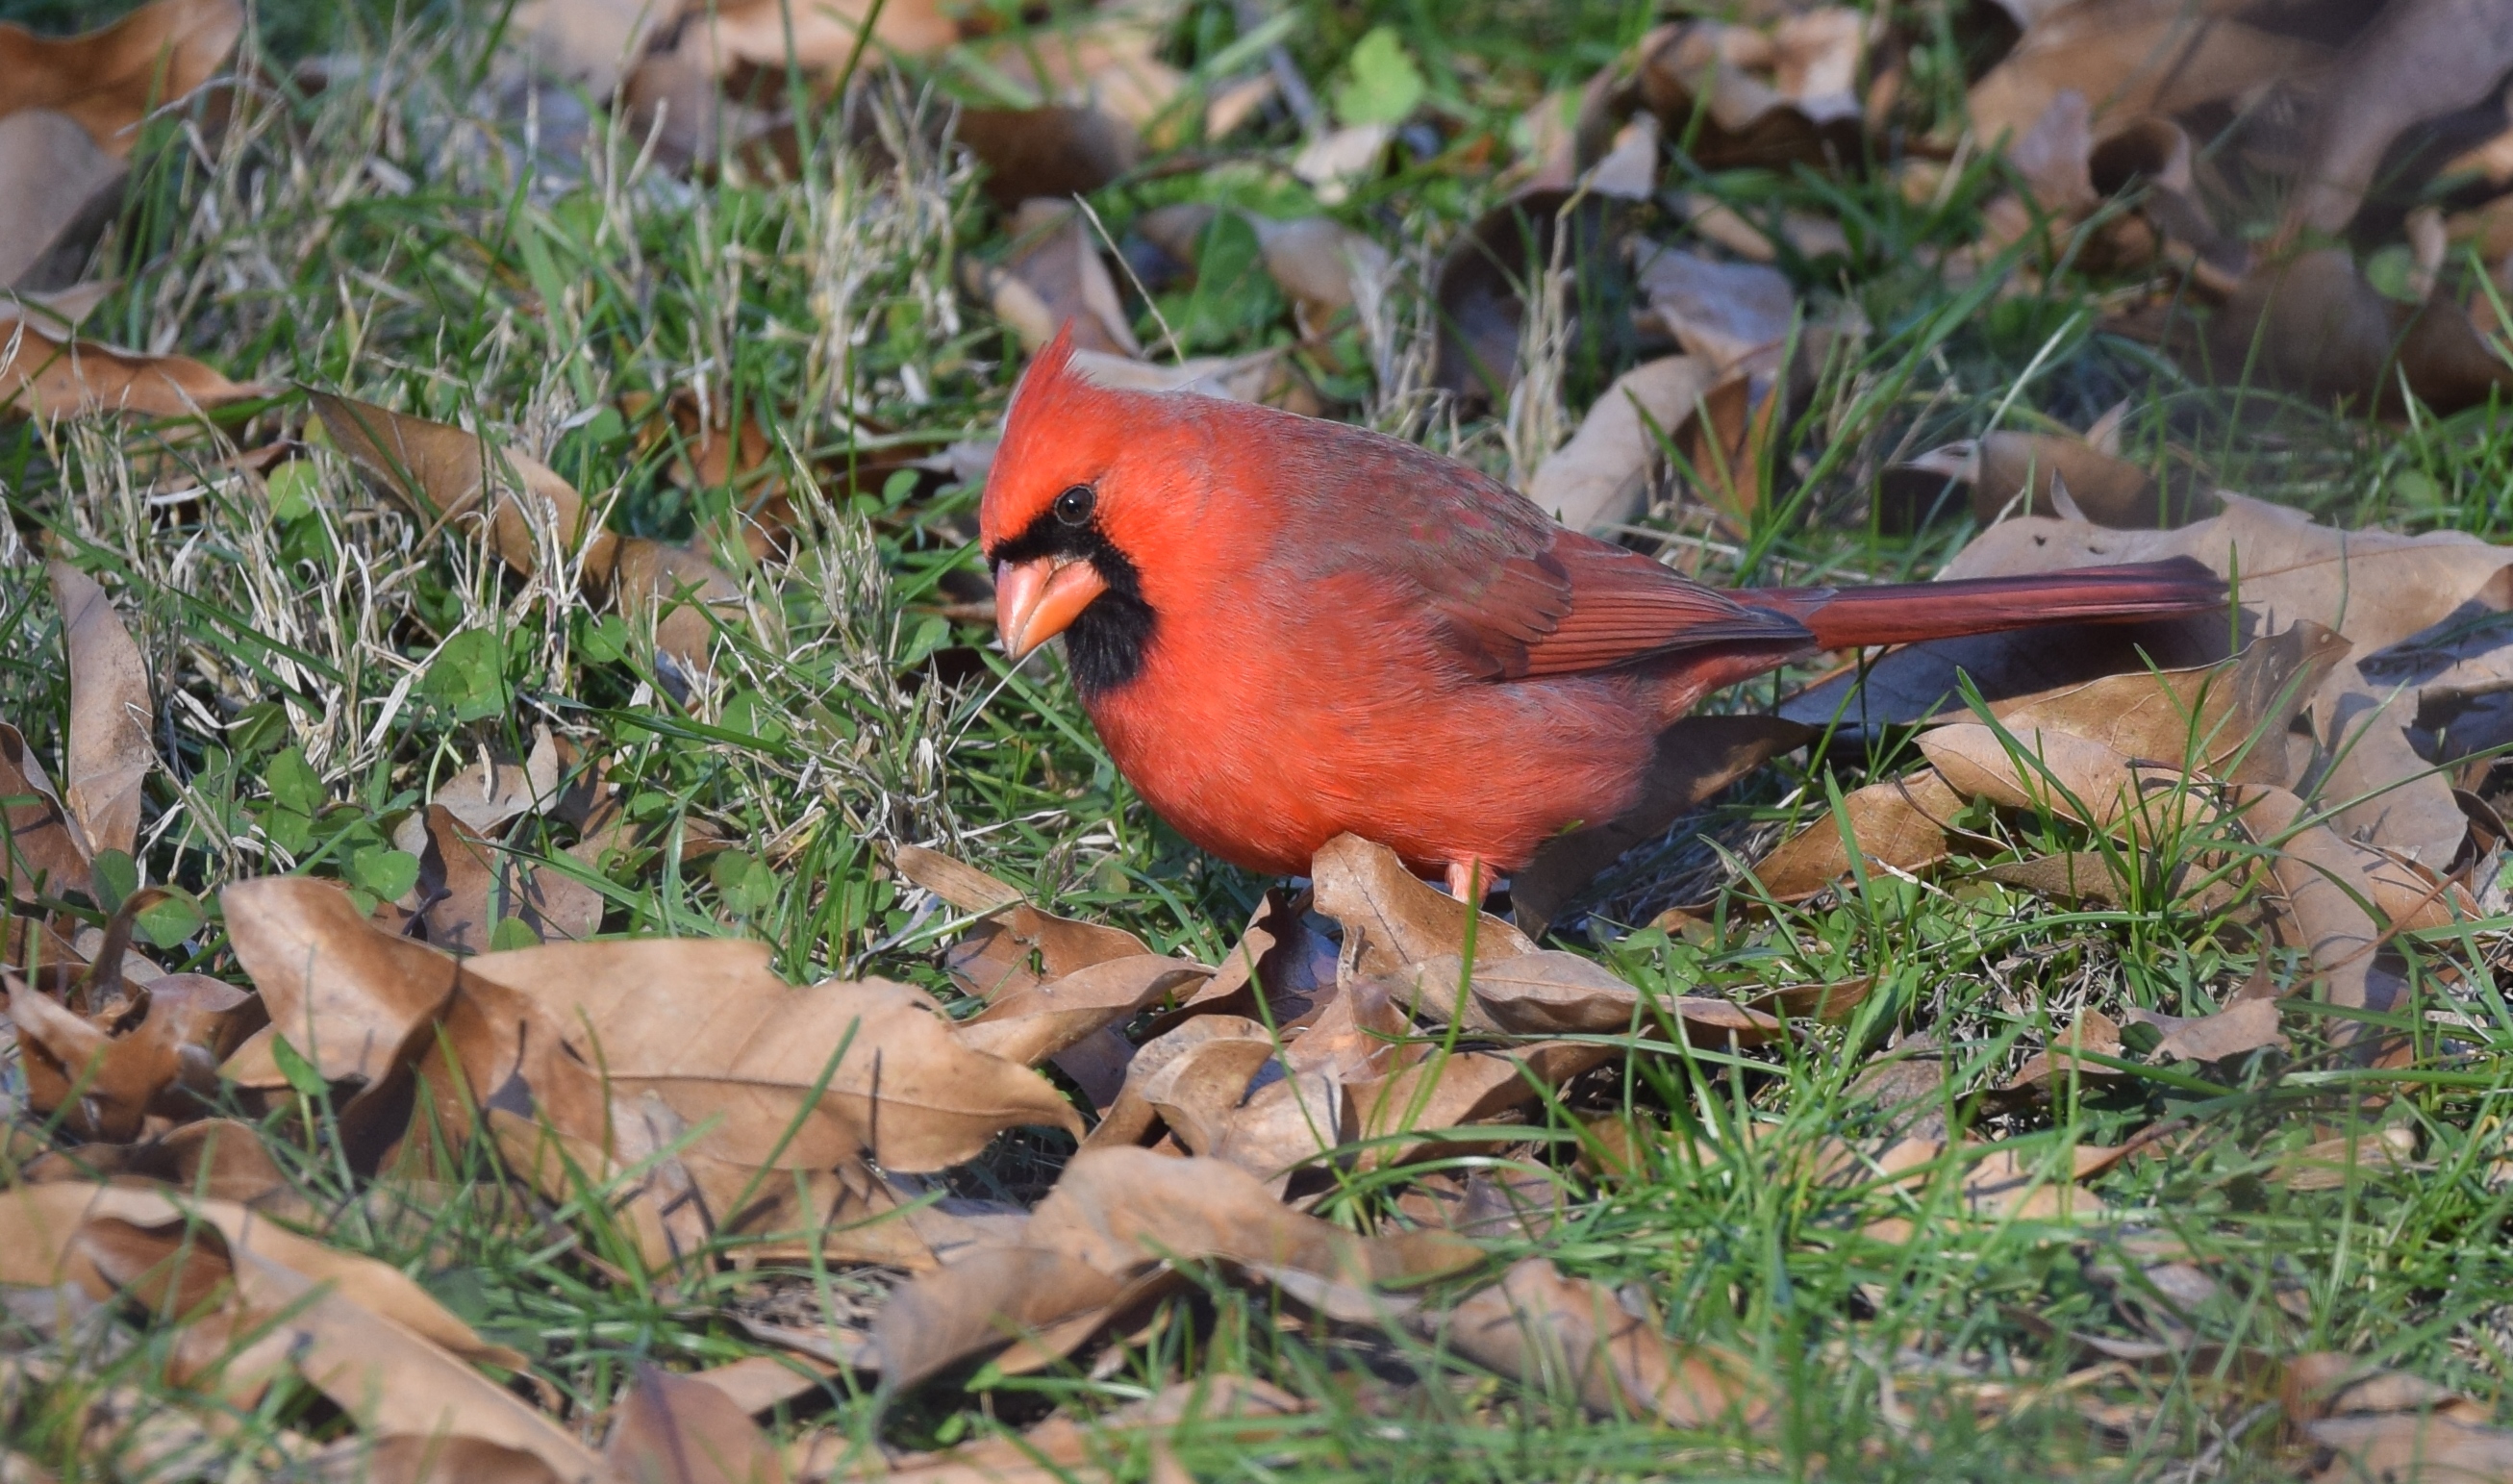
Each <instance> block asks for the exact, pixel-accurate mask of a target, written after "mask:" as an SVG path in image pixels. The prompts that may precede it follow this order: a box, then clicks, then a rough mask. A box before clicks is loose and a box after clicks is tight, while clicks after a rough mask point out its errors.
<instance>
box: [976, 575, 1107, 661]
mask: <svg viewBox="0 0 2513 1484" xmlns="http://www.w3.org/2000/svg"><path fill="white" fill-rule="evenodd" d="M1107 590H1108V580H1107V579H1105V578H1103V577H1101V576H1100V575H1099V569H1098V568H1097V567H1094V566H1092V565H1091V563H1090V561H1089V559H1087V558H1084V557H1075V556H1041V557H1033V558H1031V559H1030V560H1028V561H1026V562H1004V563H1000V564H999V565H997V566H996V568H995V632H996V633H998V634H1001V635H1002V636H1003V640H1004V653H1005V654H1007V655H1010V656H1012V657H1013V658H1014V659H1015V660H1018V659H1020V658H1021V657H1023V656H1024V655H1027V654H1028V653H1029V652H1030V651H1031V650H1034V649H1036V648H1038V647H1039V646H1040V645H1042V644H1045V643H1046V642H1047V641H1048V640H1050V639H1053V638H1055V637H1056V636H1057V634H1060V633H1062V632H1064V631H1065V629H1066V628H1068V627H1070V626H1072V623H1073V621H1074V620H1075V619H1078V618H1080V617H1081V616H1082V610H1084V609H1086V608H1088V607H1090V606H1091V600H1092V599H1094V598H1096V597H1097V596H1099V594H1101V593H1103V592H1106V591H1107Z"/></svg>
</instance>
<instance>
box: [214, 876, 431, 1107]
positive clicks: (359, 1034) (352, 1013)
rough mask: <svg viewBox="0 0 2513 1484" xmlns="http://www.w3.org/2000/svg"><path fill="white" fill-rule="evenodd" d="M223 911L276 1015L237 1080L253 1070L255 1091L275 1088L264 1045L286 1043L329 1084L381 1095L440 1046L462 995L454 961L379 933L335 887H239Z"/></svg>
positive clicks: (236, 1067) (270, 881) (292, 879)
mask: <svg viewBox="0 0 2513 1484" xmlns="http://www.w3.org/2000/svg"><path fill="white" fill-rule="evenodd" d="M219 906H220V907H221V909H222V911H223V913H224V915H225V919H226V925H227V937H228V941H229V943H231V944H232V945H233V947H234V950H235V955H236V961H237V962H238V963H240V964H242V965H243V966H244V971H245V973H247V974H249V975H251V976H252V977H253V982H254V985H255V987H256V988H258V989H259V990H260V991H261V1000H262V1004H263V1006H264V1007H265V1008H266V1009H267V1010H268V1012H269V1015H270V1024H269V1026H268V1027H267V1028H266V1029H265V1030H263V1031H260V1032H259V1033H257V1034H256V1035H255V1036H254V1038H253V1039H252V1040H251V1041H248V1042H246V1043H245V1045H244V1046H243V1047H242V1048H241V1049H239V1050H238V1052H237V1053H236V1055H235V1056H234V1057H233V1058H230V1059H229V1070H228V1075H229V1076H234V1075H236V1073H237V1072H238V1071H240V1070H245V1069H247V1068H251V1069H253V1070H254V1072H255V1073H256V1077H255V1080H253V1081H251V1082H248V1084H247V1085H249V1086H269V1085H274V1084H273V1083H272V1082H270V1081H269V1080H267V1077H266V1075H265V1074H264V1069H263V1063H265V1062H266V1061H267V1058H268V1051H267V1048H266V1046H265V1047H261V1048H260V1049H259V1051H258V1050H257V1046H258V1043H263V1042H266V1040H267V1039H268V1038H269V1037H272V1036H284V1037H286V1038H287V1040H288V1043H289V1045H290V1046H291V1047H293V1048H295V1050H296V1052H297V1054H298V1055H299V1056H300V1057H303V1058H304V1059H305V1061H306V1062H307V1063H310V1064H311V1065H312V1066H313V1067H314V1069H315V1070H316V1071H318V1072H320V1073H321V1074H322V1076H323V1079H324V1080H325V1081H327V1082H343V1083H360V1084H364V1085H366V1086H368V1087H374V1086H376V1085H377V1084H379V1083H381V1082H382V1081H383V1080H384V1078H385V1077H386V1076H387V1075H388V1074H389V1073H390V1072H392V1071H393V1070H394V1069H395V1068H397V1067H401V1066H405V1065H408V1064H409V1063H410V1062H411V1061H412V1060H413V1059H415V1058H416V1057H417V1056H418V1055H419V1053H420V1052H421V1051H422V1050H424V1049H425V1048H426V1047H427V1046H428V1045H429V1044H431V1042H432V1039H433V1028H434V1025H435V1023H436V1020H437V1018H438V1017H439V1016H440V1015H442V1014H443V1013H444V1011H445V1007H446V1004H447V1002H448V1001H449V1000H451V999H452V998H453V995H454V983H455V977H456V968H455V963H454V960H453V959H451V958H448V957H446V956H445V955H444V954H442V953H440V952H437V951H436V950H435V949H433V948H430V947H427V946H426V945H424V944H421V943H413V942H411V941H410V940H409V939H407V938H403V937H400V936H398V935H396V934H392V933H386V932H383V931H382V930H380V929H379V928H377V927H376V926H375V925H374V924H372V923H370V922H369V921H368V920H367V918H366V917H365V915H364V914H362V913H360V912H359V911H358V909H357V906H356V905H355V904H354V903H352V902H350V901H349V894H348V893H347V892H345V891H343V890H341V889H340V888H339V887H338V886H336V885H334V884H332V883H331V882H328V881H316V880H313V879H310V878H308V877H303V876H265V877H261V878H259V879H257V880H251V881H239V882H236V883H235V884H233V885H231V886H229V887H227V888H226V889H225V890H224V891H222V892H220V893H219ZM239 1063H241V1064H239ZM279 1081H280V1082H282V1083H284V1081H285V1079H284V1078H282V1079H279Z"/></svg>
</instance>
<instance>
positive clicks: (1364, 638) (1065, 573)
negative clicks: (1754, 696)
mask: <svg viewBox="0 0 2513 1484" xmlns="http://www.w3.org/2000/svg"><path fill="white" fill-rule="evenodd" d="M978 540H979V541H980V543H981V545H982V547H983V549H984V552H985V555H986V558H987V559H988V560H989V561H991V562H992V563H993V564H994V570H995V605H996V606H995V622H996V625H997V627H998V629H999V631H1000V632H1001V633H1002V635H1003V641H1004V648H1005V650H1006V651H1007V652H1008V653H1009V654H1011V655H1012V656H1013V658H1014V659H1016V660H1018V659H1019V658H1020V657H1022V656H1025V655H1027V654H1029V653H1030V652H1031V651H1032V650H1035V649H1037V648H1038V647H1039V646H1040V645H1042V644H1045V643H1046V642H1047V641H1048V640H1050V639H1052V638H1054V637H1056V636H1057V634H1062V635H1064V639H1065V659H1066V662H1067V665H1068V667H1069V668H1070V670H1071V672H1072V676H1073V683H1074V686H1075V688H1076V689H1077V690H1078V691H1079V692H1080V693H1081V697H1082V702H1083V704H1084V706H1085V707H1087V708H1088V709H1089V711H1090V712H1091V719H1092V721H1093V723H1094V724H1095V725H1097V728H1098V730H1099V736H1100V738H1101V740H1102V741H1104V742H1106V743H1107V745H1108V752H1109V755H1110V756H1111V757H1112V758H1114V759H1115V761H1116V764H1117V766H1118V768H1119V769H1120V770H1121V771H1123V772H1124V774H1125V775H1126V777H1127V779H1128V780H1129V781H1131V782H1133V783H1134V785H1135V787H1136V788H1137V790H1139V791H1140V792H1141V794H1142V796H1143V798H1144V799H1145V800H1146V801H1147V802H1148V803H1150V805H1151V806H1152V808H1153V809H1155V810H1156V811H1158V812H1159V813H1160V815H1161V816H1162V818H1164V819H1166V820H1168V821H1169V822H1171V823H1173V824H1175V825H1177V828H1178V830H1179V832H1180V833H1182V834H1184V835H1185V836H1186V837H1187V838H1188V839H1190V840H1192V841H1194V842H1195V843H1196V844H1198V845H1200V846H1202V847H1203V848H1204V849H1206V850H1208V851H1211V852H1212V853H1213V854H1215V855H1217V856H1219V857H1221V858H1222V859H1223V860H1225V861H1231V862H1237V863H1239V864H1241V865H1245V866H1250V867H1253V868H1255V869H1257V870H1261V871H1266V872H1270V873H1273V874H1276V875H1294V874H1298V873H1300V872H1302V871H1304V870H1306V869H1307V867H1308V862H1309V858H1310V857H1311V856H1312V855H1313V854H1314V853H1315V852H1316V851H1317V849H1318V847H1319V846H1321V845H1324V844H1325V843H1326V842H1327V841H1328V840H1330V839H1333V838H1334V837H1335V836H1336V835H1337V834H1339V833H1341V832H1344V831H1346V830H1349V831H1351V832H1353V833H1355V834H1358V835H1361V836H1362V837H1364V838H1366V839H1370V840H1376V841H1377V842H1379V843H1381V844H1384V845H1386V846H1389V847H1390V848H1392V849H1394V850H1395V851H1396V853H1397V854H1398V855H1400V856H1402V857H1403V858H1404V859H1405V861H1406V862H1407V863H1409V864H1411V865H1412V866H1414V867H1415V868H1416V870H1420V871H1424V872H1426V873H1431V872H1439V871H1446V872H1447V874H1448V876H1449V879H1450V882H1451V885H1452V886H1453V887H1455V888H1458V889H1460V895H1462V888H1463V887H1464V885H1465V883H1466V882H1467V881H1468V880H1481V881H1484V882H1490V881H1492V880H1493V878H1494V876H1495V875H1496V874H1500V873H1506V872H1508V871H1511V870H1515V869H1518V868H1520V867H1522V866H1524V865H1525V864H1526V863H1527V862H1528V861H1529V860H1530V859H1531V858H1532V857H1533V856H1534V855H1535V854H1536V848H1537V847H1538V846H1539V845H1541V844H1542V843H1543V842H1544V841H1545V840H1546V838H1548V837H1549V836H1551V835H1553V834H1555V833H1556V832H1558V831H1560V830H1563V829H1564V828H1566V827H1570V826H1574V825H1576V824H1578V823H1580V822H1605V821H1608V820H1612V819H1615V818H1616V817H1617V816H1618V815H1620V814H1621V813H1622V811H1623V810H1625V809H1626V808H1628V807H1630V806H1632V805H1633V804H1634V803H1635V802H1636V801H1637V799H1638V797H1639V795H1640V791H1641V786H1642V783H1643V781H1644V779H1645V777H1646V776H1647V774H1648V771H1649V769H1650V767H1651V765H1652V760H1653V755H1654V752H1655V747H1656V743H1657V739H1658V735H1659V733H1660V732H1662V731H1664V730H1665V729H1666V728H1667V727H1668V726H1669V725H1670V724H1671V723H1673V722H1675V721H1676V720H1677V719H1679V718H1680V717H1682V716H1683V715H1684V714H1685V713H1686V712H1687V711H1688V710H1690V709H1691V708H1692V707H1693V705H1694V704H1695V702H1698V701H1700V700H1701V698H1702V697H1703V696H1705V695H1708V694H1709V693H1711V692H1713V691H1716V690H1718V689H1719V688H1721V687H1723V686H1728V685H1733V684H1735V683H1736V682H1738V681H1741V680H1744V679H1747V678H1749V677H1751V676H1754V675H1757V674H1761V673H1763V672H1764V671H1767V670H1771V669H1774V668H1776V667H1778V666H1779V665H1782V664H1785V663H1787V662H1791V661H1793V660H1799V659H1803V658H1805V657H1807V656H1809V655H1812V654H1815V653H1816V652H1819V651H1824V650H1838V649H1849V648H1853V647H1856V646H1863V645H1873V644H1900V643H1904V642H1907V641H1911V640H1918V639H1934V638H1945V637H1950V636H1954V635H1958V634H1975V633H1986V632H1990V631H1992V630H1997V629H2007V628H2021V627H2026V626H2028V625H2032V624H2036V623H2049V622H2059V621H2063V620H2073V621H2086V620H2128V619H2140V618H2150V617H2156V616H2160V615H2168V614H2186V613H2194V612H2201V611H2205V610H2207V609H2211V608H2214V607H2217V606H2219V605H2221V604H2222V603H2223V602H2224V586H2223V584H2222V583H2221V582H2217V581H2216V580H2215V579H2214V577H2213V576H2206V575H2203V574H2202V572H2201V570H2200V569H2197V568H2196V567H2195V564H2186V563H2183V564H2173V565H2148V566H2136V567H2112V568H2096V569H2092V570H2087V571H2080V572H2073V573H2060V574H2054V575H2050V576H2040V577H2030V578H2014V579H2006V578H1994V579H1986V580H1981V581H1975V582H1919V583H1911V584H1907V585H1901V586H1885V587H1854V588H1847V589H1834V588H1828V587H1815V588H1787V589H1763V590H1756V589H1740V590H1735V591H1719V590H1715V589H1713V588H1709V587H1705V586H1703V585H1701V584H1700V583H1698V582H1693V581H1691V580H1690V579H1687V578H1685V577H1683V576H1680V575H1679V574H1677V573H1675V572H1672V571H1670V570H1668V569H1667V568H1666V567H1664V566H1661V565H1660V564H1658V563H1657V562H1655V561H1652V560H1650V559H1649V558H1648V557H1645V556H1642V555H1640V554H1639V553H1637V552H1633V551H1629V550H1626V549H1624V548H1623V547H1621V546H1617V545H1614V544H1612V543H1610V542H1607V541H1597V540H1594V539H1592V538H1590V537H1587V536H1584V535H1581V534H1580V533H1578V532H1576V531H1572V530H1569V529H1567V528H1565V527H1563V526H1560V525H1557V524H1555V523H1554V522H1553V521H1552V520H1550V519H1548V518H1547V517H1546V516H1545V515H1544V513H1543V512H1542V511H1541V510H1539V509H1537V508H1536V505H1535V504H1534V503H1532V502H1530V501H1528V500H1527V499H1526V498H1525V497H1523V496H1520V495H1518V494H1516V493H1515V492H1513V491H1511V490H1509V489H1507V488H1506V487H1504V486H1502V485H1501V484H1499V483H1497V482H1496V481H1494V480H1492V479H1490V478H1487V477H1486V476H1484V475H1482V474H1479V473H1477V472H1476V471H1474V470H1473V469H1471V468H1468V467H1466V466H1465V465H1464V464H1461V463H1457V462H1456V461H1452V460H1448V459H1443V458H1441V457H1439V456H1438V455H1436V454H1432V453H1429V452H1427V451H1426V450H1423V449H1419V448H1416V447H1415V446H1414V445H1412V444H1410V443H1404V442H1401V441H1399V440H1397V439H1394V438H1389V437H1384V436H1382V435H1380V434H1377V433H1373V432H1368V431H1365V430H1363V429H1361V428H1356V427H1348V426H1345V425H1343V424H1341V423H1336V422H1328V421H1319V420H1317V419H1312V418H1303V417H1299V416H1297V415H1296V414H1292V413H1286V412H1278V411H1275V410H1273V409H1271V408H1265V407H1255V406H1250V405H1248V404H1245V403H1239V402H1225V401H1218V400H1216V399H1214V398H1210V397H1200V396H1194V395H1189V394H1184V393H1166V394H1155V393H1144V392H1129V391H1114V390H1109V389H1107V388H1103V387H1099V386H1095V385H1093V384H1091V383H1090V382H1088V381H1084V380H1083V379H1082V377H1081V376H1080V374H1078V373H1077V372H1075V371H1074V370H1073V369H1072V367H1071V366H1070V364H1069V355H1068V345H1067V342H1066V339H1065V337H1063V336H1059V337H1057V340H1056V341H1055V342H1054V343H1053V344H1051V345H1049V346H1048V348H1047V349H1046V350H1045V351H1044V352H1043V353H1041V354H1040V356H1039V357H1038V359H1037V361H1036V362H1035V363H1034V364H1033V365H1032V366H1031V367H1030V369H1029V372H1028V374H1027V375H1026V376H1025V377H1023V378H1022V380H1021V384H1020V387H1019V390H1018V391H1017V393H1016V394H1015V397H1014V400H1013V408H1012V414H1011V417H1010V420H1009V421H1008V423H1007V425H1006V427H1005V429H1004V439H1003V445H1002V447H1001V449H1000V450H999V451H998V452H997V454H996V456H995V462H994V470H993V472H992V474H990V475H989V476H988V478H987V481H986V493H985V500H984V504H983V507H982V509H981V512H980V515H979V519H978Z"/></svg>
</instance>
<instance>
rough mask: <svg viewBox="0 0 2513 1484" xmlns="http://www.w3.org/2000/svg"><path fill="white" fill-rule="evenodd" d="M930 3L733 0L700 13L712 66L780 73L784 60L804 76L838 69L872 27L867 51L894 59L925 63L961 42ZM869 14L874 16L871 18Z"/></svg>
mask: <svg viewBox="0 0 2513 1484" xmlns="http://www.w3.org/2000/svg"><path fill="white" fill-rule="evenodd" d="M944 9H945V7H943V6H940V5H937V4H936V3H935V0H889V3H886V4H883V5H880V6H878V7H876V6H875V5H873V4H872V3H871V0H812V3H811V4H809V5H794V4H790V3H786V0H733V3H730V4H722V5H718V6H716V7H714V8H713V9H712V11H711V12H706V11H702V12H699V13H698V14H699V16H700V18H701V19H700V21H699V23H700V24H701V25H703V26H704V27H706V29H707V30H708V31H709V32H710V33H711V34H712V37H713V40H714V44H715V46H716V48H717V49H718V64H719V66H720V67H723V68H727V69H729V68H731V67H732V66H734V65H735V64H738V63H747V64H749V65H751V66H754V67H765V68H768V69H771V70H772V71H781V70H783V68H784V67H785V66H786V65H787V62H788V60H789V59H790V60H791V61H792V63H793V64H794V65H796V66H800V67H801V68H803V69H804V70H805V71H809V72H834V71H841V70H844V69H845V68H846V67H847V66H848V65H850V63H851V62H853V60H854V59H855V55H856V49H857V48H858V46H859V45H861V41H862V37H863V29H864V22H865V21H866V20H871V21H872V23H873V24H872V41H873V45H875V46H876V47H878V48H880V49H881V50H882V51H883V52H886V53H889V54H892V55H895V56H901V57H930V56H932V55H934V54H935V53H937V52H939V51H941V50H942V49H943V48H945V47H947V46H949V45H951V44H952V43H953V42H955V41H957V40H959V39H960V27H959V25H958V23H957V22H955V21H953V20H951V19H950V17H949V16H947V15H945V14H944V13H943V12H944ZM876 10H877V11H878V12H879V14H878V15H876V14H875V12H876Z"/></svg>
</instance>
